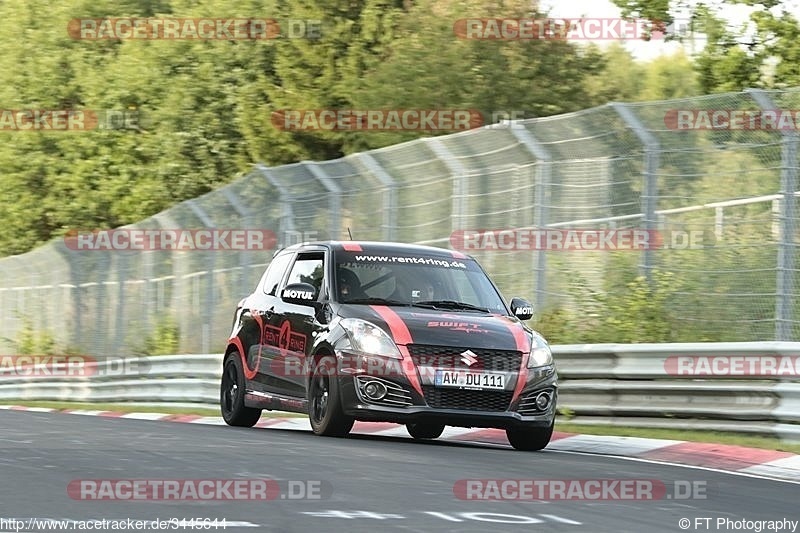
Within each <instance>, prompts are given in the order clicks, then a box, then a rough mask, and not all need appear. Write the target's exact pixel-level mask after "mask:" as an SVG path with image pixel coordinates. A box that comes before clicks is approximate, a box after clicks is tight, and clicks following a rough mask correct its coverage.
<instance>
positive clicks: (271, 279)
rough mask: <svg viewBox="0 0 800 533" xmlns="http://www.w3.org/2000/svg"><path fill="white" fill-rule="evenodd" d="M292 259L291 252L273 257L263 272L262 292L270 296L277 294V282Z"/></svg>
mask: <svg viewBox="0 0 800 533" xmlns="http://www.w3.org/2000/svg"><path fill="white" fill-rule="evenodd" d="M291 260H292V254H283V255H279V256H278V257H275V258H274V259H273V260H272V262H271V263H270V264H269V266H268V267H267V272H266V273H265V274H264V292H265V293H267V294H268V295H270V296H277V290H278V284H279V283H280V282H281V279H283V274H284V273H285V272H286V267H288V266H289V261H291Z"/></svg>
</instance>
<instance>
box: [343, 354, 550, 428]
mask: <svg viewBox="0 0 800 533" xmlns="http://www.w3.org/2000/svg"><path fill="white" fill-rule="evenodd" d="M350 357H352V355H349V354H345V359H347V358H350ZM376 359H380V358H376ZM377 368H381V365H380V361H372V362H371V364H364V365H360V370H359V371H355V372H353V371H352V369H345V370H344V371H343V372H341V371H340V372H339V373H338V377H337V379H338V385H339V391H340V398H341V401H342V409H343V410H344V412H345V413H346V414H347V415H349V416H352V417H354V418H356V419H357V420H366V421H376V422H393V423H398V424H409V423H426V422H427V423H441V424H444V425H447V426H458V427H479V428H500V429H508V428H517V427H521V426H524V427H526V428H531V427H540V428H547V427H550V426H551V425H552V424H553V421H554V420H555V414H556V406H557V401H558V375H557V372H556V370H555V367H554V366H548V367H541V368H536V369H529V370H528V372H527V376H526V377H525V379H526V382H525V384H524V386H523V387H522V390H521V392H520V393H519V394H517V395H516V396H515V395H514V391H515V390H516V387H517V382H518V380H519V379H520V376H525V374H524V373H523V374H520V373H519V372H518V371H515V372H512V373H510V374H509V377H508V379H507V380H506V390H504V391H476V390H466V389H453V388H441V387H436V386H434V384H433V381H432V379H430V376H431V375H432V373H431V372H430V370H432V369H430V368H425V369H424V370H425V371H424V372H419V369H418V368H416V367H413V366H406V367H405V368H404V369H403V371H402V372H391V373H389V374H387V373H385V372H374V371H372V372H371V371H369V369H377ZM340 370H341V369H340ZM372 380H379V381H381V382H383V383H384V384H385V385H387V386H388V388H389V389H390V391H391V395H390V396H389V398H390V400H385V401H373V400H370V399H368V398H367V397H366V395H365V394H364V384H365V383H367V382H369V381H372ZM412 382H415V383H416V384H419V385H420V387H421V388H422V394H420V392H419V391H418V390H417V389H416V387H415V385H414V383H412ZM541 393H546V394H547V395H548V396H549V397H550V401H549V403H548V405H547V407H546V408H545V409H541V410H540V409H538V408H537V407H536V403H535V401H534V400H535V398H536V397H537V396H538V395H540V394H541Z"/></svg>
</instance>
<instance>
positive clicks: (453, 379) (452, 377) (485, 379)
mask: <svg viewBox="0 0 800 533" xmlns="http://www.w3.org/2000/svg"><path fill="white" fill-rule="evenodd" d="M434 384H435V385H436V386H437V387H454V388H457V389H479V390H483V389H488V390H503V389H505V388H506V376H505V374H498V373H493V372H468V371H465V370H437V371H436V375H435V376H434Z"/></svg>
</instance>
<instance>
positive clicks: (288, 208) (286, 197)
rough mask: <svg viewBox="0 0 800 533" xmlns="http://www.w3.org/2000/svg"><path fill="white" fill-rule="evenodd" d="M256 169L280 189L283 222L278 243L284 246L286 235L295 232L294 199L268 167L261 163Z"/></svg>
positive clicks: (279, 230)
mask: <svg viewBox="0 0 800 533" xmlns="http://www.w3.org/2000/svg"><path fill="white" fill-rule="evenodd" d="M256 169H257V170H258V171H259V172H261V175H262V176H264V178H265V179H266V180H267V182H268V183H269V184H270V185H272V186H273V187H275V188H276V189H278V200H280V202H281V221H280V228H278V232H279V233H280V235H279V239H278V243H279V246H280V245H284V244H285V242H284V239H285V238H286V235H287V234H288V232H290V231H294V227H295V224H294V210H293V209H292V202H293V201H294V199H293V198H292V195H291V193H289V190H288V189H287V188H286V187H285V186H284V185H283V184H282V183H281V182H280V180H278V179H277V178H276V177H275V176H273V174H272V170H271V169H270V168H268V167H265V166H264V165H262V164H261V163H259V164H257V165H256Z"/></svg>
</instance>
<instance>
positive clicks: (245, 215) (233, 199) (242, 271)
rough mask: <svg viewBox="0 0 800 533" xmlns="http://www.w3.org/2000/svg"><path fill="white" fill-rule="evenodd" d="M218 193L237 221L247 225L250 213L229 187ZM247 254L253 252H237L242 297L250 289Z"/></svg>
mask: <svg viewBox="0 0 800 533" xmlns="http://www.w3.org/2000/svg"><path fill="white" fill-rule="evenodd" d="M220 191H221V192H222V195H223V196H225V199H226V200H228V203H229V204H231V207H233V209H234V211H236V214H237V215H239V220H240V221H247V223H248V224H249V222H250V220H249V216H250V211H249V210H248V209H247V208H246V207H245V206H243V205H242V202H240V201H239V197H238V196H236V193H235V192H233V191H232V190H231V189H230V187H223V188H222V189H220ZM239 229H246V230H252V229H253V228H239ZM259 229H263V228H259ZM248 252H250V253H252V252H253V250H247V251H243V250H239V252H238V254H239V292H240V294H242V295H244V294H247V293H249V292H250V288H251V287H250V286H249V283H248V280H247V265H248V262H247V257H248Z"/></svg>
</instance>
